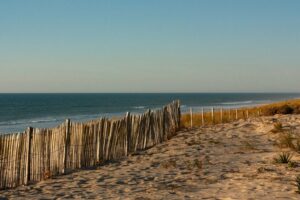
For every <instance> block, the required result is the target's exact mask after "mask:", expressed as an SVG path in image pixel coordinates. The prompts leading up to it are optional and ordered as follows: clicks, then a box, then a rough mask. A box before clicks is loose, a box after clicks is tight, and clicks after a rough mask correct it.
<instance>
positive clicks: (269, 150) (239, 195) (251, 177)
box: [0, 115, 300, 200]
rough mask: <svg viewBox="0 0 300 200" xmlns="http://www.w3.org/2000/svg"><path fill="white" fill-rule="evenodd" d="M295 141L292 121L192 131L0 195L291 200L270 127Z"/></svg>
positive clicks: (297, 129) (295, 119)
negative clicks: (277, 127) (123, 156)
mask: <svg viewBox="0 0 300 200" xmlns="http://www.w3.org/2000/svg"><path fill="white" fill-rule="evenodd" d="M276 122H280V123H282V125H283V129H284V130H287V131H292V132H293V134H294V135H297V134H298V135H300V115H276V116H272V117H260V118H250V119H247V120H239V121H237V122H232V123H228V124H219V125H215V126H207V127H202V128H194V129H192V130H182V131H180V132H178V134H177V135H176V136H175V137H173V138H172V139H171V140H169V141H167V142H165V143H163V144H160V145H158V146H156V147H153V148H151V149H149V150H147V151H144V152H139V153H137V154H135V155H131V156H130V157H128V158H126V159H124V160H121V161H118V162H114V163H110V164H106V165H104V166H100V167H97V169H88V170H81V171H78V172H74V173H72V174H69V175H65V176H60V177H56V178H54V179H49V180H45V181H42V182H39V183H37V184H33V185H30V186H21V187H18V188H15V189H11V190H6V191H4V190H3V191H0V197H1V198H8V199H140V200H142V199H144V200H146V199H299V198H300V194H298V193H297V186H296V182H295V179H296V176H297V175H299V174H300V154H298V153H296V152H293V158H292V161H294V162H295V166H294V167H289V166H288V165H287V164H278V163H275V162H274V157H276V156H277V155H279V153H280V152H282V151H289V149H282V148H279V147H278V145H276V143H277V141H278V137H279V135H280V134H281V133H273V132H272V131H271V130H272V129H273V128H274V123H276ZM1 198H0V199H1Z"/></svg>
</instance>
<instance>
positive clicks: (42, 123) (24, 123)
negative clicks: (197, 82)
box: [0, 93, 299, 135]
mask: <svg viewBox="0 0 300 200" xmlns="http://www.w3.org/2000/svg"><path fill="white" fill-rule="evenodd" d="M192 94H193V93H191V95H192ZM249 94H250V93H249ZM253 94H255V93H253ZM37 95H38V94H37ZM295 99H299V97H293V98H290V99H285V100H274V101H273V100H245V101H231V102H228V101H227V102H222V103H217V104H215V105H214V104H213V103H212V105H209V106H208V105H203V106H201V105H196V106H195V105H194V106H193V105H191V106H189V105H185V104H184V103H185V102H182V105H181V112H182V114H187V113H189V112H190V108H192V109H193V112H194V113H198V112H201V110H202V108H203V109H204V111H205V112H210V110H211V108H212V107H214V108H216V109H219V108H223V109H244V108H254V107H259V106H264V105H269V104H273V103H279V102H285V101H292V100H295ZM255 102H261V103H255ZM161 106H162V105H157V106H153V105H152V106H147V105H143V106H132V108H131V113H132V114H141V113H144V112H146V110H147V109H158V108H159V107H161ZM128 111H130V109H129V110H128ZM125 114H126V112H123V111H122V112H114V113H99V114H79V115H68V116H45V117H39V118H28V119H19V120H13V121H12V120H11V121H3V122H0V135H2V134H10V133H17V132H23V131H24V130H26V128H27V127H36V128H54V127H56V126H58V125H59V124H61V123H63V122H64V121H65V120H66V119H70V120H71V121H74V122H87V121H90V120H94V119H98V118H101V117H107V118H114V117H122V116H124V115H125Z"/></svg>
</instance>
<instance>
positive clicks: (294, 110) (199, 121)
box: [181, 99, 300, 128]
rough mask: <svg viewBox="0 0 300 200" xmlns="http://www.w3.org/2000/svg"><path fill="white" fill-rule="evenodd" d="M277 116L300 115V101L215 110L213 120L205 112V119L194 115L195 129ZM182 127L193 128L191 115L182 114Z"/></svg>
mask: <svg viewBox="0 0 300 200" xmlns="http://www.w3.org/2000/svg"><path fill="white" fill-rule="evenodd" d="M221 113H222V117H221ZM276 114H283V115H284V114H300V99H293V100H288V101H282V102H276V103H271V104H267V105H261V106H253V107H243V108H238V109H223V110H222V111H221V109H215V110H214V118H212V112H204V113H203V117H202V113H193V127H197V126H202V125H211V124H219V123H227V122H231V121H236V120H239V119H247V118H248V117H257V116H272V115H276ZM203 121H204V123H203ZM181 126H182V127H185V128H188V127H191V115H190V113H183V114H182V117H181Z"/></svg>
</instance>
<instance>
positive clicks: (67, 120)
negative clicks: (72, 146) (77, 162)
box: [63, 119, 70, 174]
mask: <svg viewBox="0 0 300 200" xmlns="http://www.w3.org/2000/svg"><path fill="white" fill-rule="evenodd" d="M69 140H70V119H66V132H65V146H64V168H63V174H65V173H66V170H67V158H68V145H69Z"/></svg>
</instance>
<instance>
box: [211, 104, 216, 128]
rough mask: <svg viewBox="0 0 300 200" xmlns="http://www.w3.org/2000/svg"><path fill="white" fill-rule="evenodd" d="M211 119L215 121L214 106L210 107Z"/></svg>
mask: <svg viewBox="0 0 300 200" xmlns="http://www.w3.org/2000/svg"><path fill="white" fill-rule="evenodd" d="M211 119H212V123H213V124H214V122H215V116H214V107H212V108H211Z"/></svg>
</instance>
